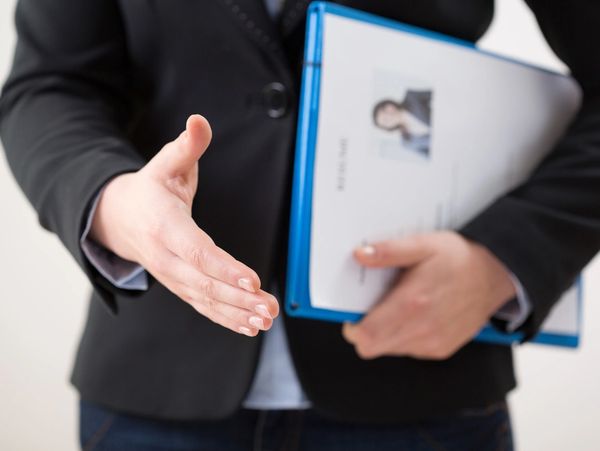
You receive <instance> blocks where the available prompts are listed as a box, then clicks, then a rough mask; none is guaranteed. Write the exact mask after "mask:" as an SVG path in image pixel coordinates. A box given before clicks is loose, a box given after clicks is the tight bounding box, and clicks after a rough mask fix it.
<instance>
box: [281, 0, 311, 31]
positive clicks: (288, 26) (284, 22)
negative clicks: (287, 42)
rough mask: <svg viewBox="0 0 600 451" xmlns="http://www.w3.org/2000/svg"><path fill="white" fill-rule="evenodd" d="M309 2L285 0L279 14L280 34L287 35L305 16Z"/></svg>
mask: <svg viewBox="0 0 600 451" xmlns="http://www.w3.org/2000/svg"><path fill="white" fill-rule="evenodd" d="M310 2H311V0H285V2H284V4H283V10H282V12H281V21H280V23H281V33H282V34H283V35H284V36H287V35H289V34H290V33H291V32H292V31H293V30H294V28H296V26H297V25H298V24H300V23H301V22H302V20H303V19H304V17H305V16H306V9H307V8H308V5H309V4H310Z"/></svg>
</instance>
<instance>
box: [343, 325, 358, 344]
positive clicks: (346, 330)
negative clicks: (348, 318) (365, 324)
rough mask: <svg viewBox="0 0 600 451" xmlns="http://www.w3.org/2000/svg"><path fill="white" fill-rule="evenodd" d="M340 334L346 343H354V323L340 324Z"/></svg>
mask: <svg viewBox="0 0 600 451" xmlns="http://www.w3.org/2000/svg"><path fill="white" fill-rule="evenodd" d="M342 335H343V337H344V339H345V340H346V341H347V342H348V343H354V342H355V341H356V325H354V324H352V323H348V322H346V323H344V324H343V325H342Z"/></svg>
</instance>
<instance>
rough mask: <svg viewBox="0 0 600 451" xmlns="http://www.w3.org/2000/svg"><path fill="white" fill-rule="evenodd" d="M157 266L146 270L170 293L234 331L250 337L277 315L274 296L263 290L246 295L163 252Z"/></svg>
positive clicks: (265, 326)
mask: <svg viewBox="0 0 600 451" xmlns="http://www.w3.org/2000/svg"><path fill="white" fill-rule="evenodd" d="M159 258H160V261H161V263H160V264H155V265H154V266H153V267H152V268H149V270H150V271H151V272H152V274H153V275H154V276H155V277H156V278H157V280H159V282H161V283H162V284H163V285H164V286H166V287H167V288H168V289H169V290H171V291H172V292H173V293H175V294H176V295H178V296H179V297H180V298H182V299H183V300H184V301H186V302H188V303H189V304H190V305H191V306H192V307H194V309H196V310H197V311H198V312H200V313H201V314H203V315H204V316H206V317H208V318H209V319H211V320H212V321H214V322H216V323H219V324H221V325H223V326H225V327H227V328H229V329H231V330H233V331H234V332H237V333H242V334H245V335H249V336H254V335H256V333H257V332H258V330H268V329H269V328H270V327H271V326H272V324H273V318H275V317H276V316H277V315H278V313H279V305H278V303H277V300H276V299H275V297H274V296H272V295H270V294H269V293H266V292H264V291H262V290H261V291H259V292H258V293H249V292H247V291H245V290H242V289H240V288H234V287H231V286H229V285H227V284H225V283H223V282H220V281H218V280H215V279H212V278H210V277H208V276H206V275H204V274H202V273H200V272H198V271H196V270H195V269H194V268H193V267H191V266H190V265H188V264H187V263H185V262H184V261H183V260H181V259H180V258H179V257H177V256H175V255H174V254H171V253H169V252H168V251H166V250H165V251H164V252H163V253H161V255H160V256H159Z"/></svg>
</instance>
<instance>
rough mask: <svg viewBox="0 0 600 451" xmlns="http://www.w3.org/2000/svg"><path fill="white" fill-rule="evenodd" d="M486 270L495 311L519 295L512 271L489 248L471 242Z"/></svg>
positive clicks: (490, 298)
mask: <svg viewBox="0 0 600 451" xmlns="http://www.w3.org/2000/svg"><path fill="white" fill-rule="evenodd" d="M471 245H472V247H473V249H474V252H475V253H476V254H477V256H478V260H479V261H480V265H481V267H482V268H484V271H485V273H484V274H485V280H486V281H487V285H488V289H489V292H490V294H491V296H489V300H490V309H491V312H492V313H493V312H495V311H497V310H498V309H500V308H501V307H502V306H504V305H505V304H506V303H507V302H509V301H510V300H511V299H513V298H514V297H515V296H516V295H517V291H516V287H515V284H514V283H513V280H512V278H511V273H510V271H509V270H508V269H507V268H506V266H504V264H503V263H502V262H501V261H500V260H499V259H498V257H496V256H495V255H494V254H493V253H492V252H491V251H490V250H489V249H488V248H486V247H485V246H482V245H481V244H479V243H475V242H471Z"/></svg>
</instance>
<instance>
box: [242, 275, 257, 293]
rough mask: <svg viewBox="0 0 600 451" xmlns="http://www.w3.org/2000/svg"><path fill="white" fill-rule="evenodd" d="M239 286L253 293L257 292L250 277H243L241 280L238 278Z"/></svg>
mask: <svg viewBox="0 0 600 451" xmlns="http://www.w3.org/2000/svg"><path fill="white" fill-rule="evenodd" d="M238 286H239V287H240V288H241V289H242V290H246V291H250V292H251V293H256V290H255V289H254V286H253V285H252V281H251V280H250V279H249V278H248V277H242V278H241V279H240V280H238Z"/></svg>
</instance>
